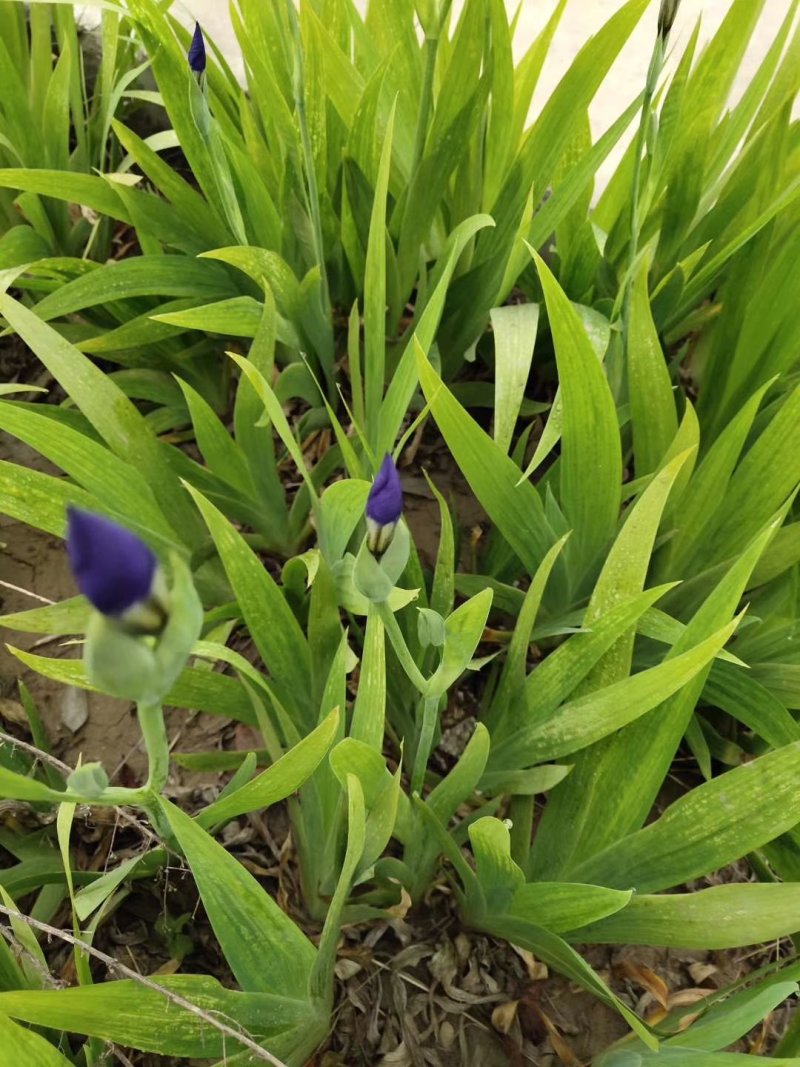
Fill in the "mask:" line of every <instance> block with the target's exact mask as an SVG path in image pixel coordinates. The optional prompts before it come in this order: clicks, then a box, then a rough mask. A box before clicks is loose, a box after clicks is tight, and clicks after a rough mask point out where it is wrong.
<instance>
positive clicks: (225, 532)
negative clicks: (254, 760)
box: [189, 487, 316, 726]
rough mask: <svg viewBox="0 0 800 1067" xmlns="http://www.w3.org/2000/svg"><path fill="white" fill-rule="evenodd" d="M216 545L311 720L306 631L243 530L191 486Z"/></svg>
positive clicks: (274, 662)
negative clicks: (235, 526)
mask: <svg viewBox="0 0 800 1067" xmlns="http://www.w3.org/2000/svg"><path fill="white" fill-rule="evenodd" d="M189 491H190V493H191V494H192V496H193V497H194V499H195V501H196V503H197V506H198V508H199V509H200V511H201V513H202V515H203V518H204V519H205V521H206V524H207V526H208V529H209V532H210V533H211V536H212V537H213V539H214V543H215V545H216V546H217V551H218V552H219V555H220V559H221V560H222V563H223V566H224V567H225V573H226V574H227V576H228V580H229V581H230V583H231V586H232V588H233V591H234V593H235V595H236V598H237V600H238V602H239V606H240V608H241V610H242V614H243V616H244V619H245V622H246V623H247V626H248V628H249V630H250V633H251V635H252V638H253V640H254V641H255V644H256V647H257V648H258V651H259V653H260V654H261V657H262V659H263V661H264V664H265V665H266V667H267V670H268V671H269V672H270V674H271V675H272V677H273V678H274V679H275V681H276V682H277V683H278V684H279V686H280V688H281V692H282V699H285V700H287V701H288V702H289V703H290V704H291V705H292V706H293V707H294V708H295V709H296V711H297V713H298V714H299V715H300V716H301V718H302V719H303V720H304V721H306V722H307V723H308V724H309V726H311V725H315V723H313V724H312V722H311V719H312V718H314V719H316V716H315V715H314V713H313V710H312V708H311V687H310V681H311V658H310V654H309V649H308V642H307V641H306V639H305V636H304V635H303V632H302V630H301V629H300V626H299V625H298V623H297V620H296V618H295V617H294V615H293V613H292V611H291V609H290V608H289V605H288V604H287V603H286V600H285V599H284V596H283V594H282V593H281V590H280V588H279V587H278V585H277V584H276V583H275V581H274V580H273V578H272V577H271V576H270V574H269V573H268V571H267V569H266V568H265V567H264V566H263V564H262V563H261V561H260V560H259V558H258V556H256V554H255V553H254V552H253V550H252V549H251V548H250V547H249V546H248V545H247V543H246V542H245V540H244V538H243V537H242V536H241V534H240V533H238V531H237V530H236V529H235V528H234V527H233V526H232V525H231V524H230V523H229V522H228V520H227V519H226V518H225V517H224V516H223V515H222V513H221V512H220V511H219V510H218V509H217V508H215V507H214V505H213V504H212V503H210V502H209V501H208V500H206V498H205V497H204V496H203V495H202V494H201V493H200V492H199V491H198V490H196V489H193V488H191V487H189Z"/></svg>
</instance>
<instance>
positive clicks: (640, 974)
mask: <svg viewBox="0 0 800 1067" xmlns="http://www.w3.org/2000/svg"><path fill="white" fill-rule="evenodd" d="M614 969H615V970H616V971H617V973H618V974H620V975H622V976H624V977H625V978H629V979H630V981H632V982H634V983H635V984H636V985H639V986H641V987H642V989H646V990H647V992H648V993H649V994H650V996H651V997H652V998H653V1000H655V1001H657V1002H658V1003H659V1004H660V1005H661V1007H662V1008H666V1006H667V1002H668V1000H669V989H668V988H667V984H666V982H665V981H664V980H663V978H659V976H658V975H657V974H656V973H655V971H651V970H650V968H649V967H643V966H642V965H641V964H638V963H635V962H634V961H633V960H622V961H621V962H620V963H618V964H617V965H616V966H615V968H614Z"/></svg>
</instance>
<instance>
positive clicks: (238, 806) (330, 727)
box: [196, 709, 339, 829]
mask: <svg viewBox="0 0 800 1067" xmlns="http://www.w3.org/2000/svg"><path fill="white" fill-rule="evenodd" d="M338 728H339V711H338V709H334V710H333V711H332V712H331V713H330V714H329V715H328V716H327V718H325V719H323V721H322V722H321V723H320V725H319V726H318V727H317V728H316V729H315V730H312V731H311V733H310V734H309V735H308V736H307V737H304V738H303V740H302V741H300V743H299V744H297V745H295V746H294V747H293V748H291V749H289V751H288V752H287V753H286V755H285V756H282V757H281V758H280V759H279V760H278V761H277V763H274V764H273V765H272V766H271V767H269V768H268V769H267V770H266V771H264V772H263V773H262V774H260V775H258V777H257V778H253V779H252V780H251V781H249V782H247V783H246V784H245V785H243V786H241V787H240V788H239V789H235V790H234V791H233V792H231V793H228V794H227V795H226V796H224V797H220V798H219V800H217V801H215V802H214V803H213V804H210V805H209V806H208V807H207V808H203V810H202V811H201V812H200V814H199V815H198V816H197V819H196V822H197V825H198V826H202V827H203V828H204V829H207V828H209V827H211V826H214V825H215V824H216V823H218V822H224V821H227V820H228V819H234V818H236V816H237V815H244V814H245V813H246V812H249V811H256V810H257V809H258V810H261V809H263V808H268V807H269V806H270V804H275V803H277V802H278V801H279V800H283V799H284V798H285V797H288V796H289V795H290V794H291V793H295V792H297V790H298V789H299V788H300V786H301V785H302V784H303V783H304V782H305V781H307V779H308V778H310V777H311V775H312V774H313V773H314V771H315V770H316V768H317V767H318V766H319V764H320V763H321V762H322V760H323V758H324V757H325V754H326V753H327V751H328V749H329V748H330V746H331V744H332V742H333V739H334V738H335V736H336V733H337V731H338Z"/></svg>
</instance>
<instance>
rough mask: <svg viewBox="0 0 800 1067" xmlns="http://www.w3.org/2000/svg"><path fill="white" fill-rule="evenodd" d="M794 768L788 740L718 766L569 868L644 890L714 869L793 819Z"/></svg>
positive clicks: (796, 813)
mask: <svg viewBox="0 0 800 1067" xmlns="http://www.w3.org/2000/svg"><path fill="white" fill-rule="evenodd" d="M670 662H674V661H670ZM799 769H800V741H796V742H794V743H793V744H791V745H785V746H784V747H783V748H779V749H777V750H776V751H774V752H769V753H767V754H766V755H764V756H759V757H758V759H755V760H753V761H752V762H750V763H745V764H743V765H742V766H741V767H736V768H735V769H734V770H732V771H726V772H725V773H724V774H721V775H720V776H719V777H718V778H713V779H712V780H711V781H710V782H706V783H704V784H703V785H700V786H697V787H696V788H695V789H693V790H692V791H691V792H690V793H688V794H686V795H685V796H683V797H681V798H680V799H678V800H676V801H675V803H673V804H671V805H670V806H669V808H667V810H666V811H665V812H664V814H663V815H662V816H661V817H660V818H659V819H657V820H656V821H655V822H654V823H651V824H650V825H649V826H647V827H645V828H644V829H642V830H638V831H637V832H636V833H634V834H630V835H628V836H627V837H624V838H622V839H621V840H620V841H617V842H615V843H614V844H612V845H610V846H609V847H608V848H606V849H604V850H603V851H602V852H600V853H598V854H597V855H596V856H593V857H591V858H590V859H588V860H586V861H585V862H584V863H581V864H579V865H578V866H577V867H575V868H574V871H573V874H574V876H575V877H576V878H578V879H580V880H586V881H590V882H598V883H601V884H603V885H609V886H618V887H620V888H624V887H629V886H634V887H635V888H636V889H637V890H638V891H639V892H641V893H647V892H654V891H656V890H659V889H666V888H668V887H670V886H674V885H679V884H681V883H682V882H688V881H689V880H690V879H692V878H699V877H701V876H702V875H704V874H707V873H708V872H709V871H715V870H718V869H719V868H720V867H724V866H725V865H726V864H728V863H732V862H733V861H734V860H737V859H739V858H740V857H741V856H744V855H746V854H747V853H748V852H752V851H753V849H756V848H758V847H759V846H760V845H763V844H765V843H766V842H767V841H772V840H773V839H774V838H776V837H778V836H779V834H781V833H783V832H784V831H785V830H788V829H790V828H791V827H792V826H794V825H795V824H796V823H797V822H800V797H798V795H797V789H796V783H797V774H798V770H799Z"/></svg>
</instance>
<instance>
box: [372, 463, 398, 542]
mask: <svg viewBox="0 0 800 1067" xmlns="http://www.w3.org/2000/svg"><path fill="white" fill-rule="evenodd" d="M402 512H403V487H402V485H401V484H400V475H399V474H398V473H397V467H395V465H394V460H393V459H392V457H391V456H389V455H386V456H384V459H383V463H381V468H380V470H379V471H378V474H377V476H376V478H375V481H374V482H373V483H372V488H371V489H370V491H369V496H368V497H367V518H370V519H372V520H373V521H374V522H377V523H378V524H379V525H381V526H388V524H389V523H390V522H397V520H398V519H399V518H400V516H401V514H402Z"/></svg>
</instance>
